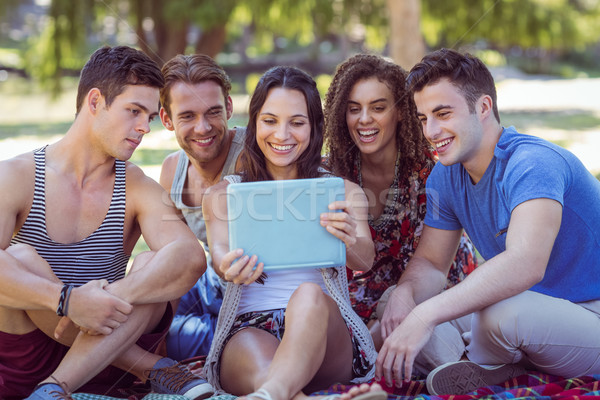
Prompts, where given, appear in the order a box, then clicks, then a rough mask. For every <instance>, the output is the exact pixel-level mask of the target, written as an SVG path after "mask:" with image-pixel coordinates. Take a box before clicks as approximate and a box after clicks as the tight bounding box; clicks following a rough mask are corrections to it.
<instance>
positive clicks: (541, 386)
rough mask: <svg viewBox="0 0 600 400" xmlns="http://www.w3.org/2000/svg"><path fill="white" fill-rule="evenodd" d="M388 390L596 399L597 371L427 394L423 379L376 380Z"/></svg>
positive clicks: (402, 399) (599, 389)
mask: <svg viewBox="0 0 600 400" xmlns="http://www.w3.org/2000/svg"><path fill="white" fill-rule="evenodd" d="M380 383H381V385H382V386H383V388H384V389H385V390H386V391H387V392H388V393H389V395H388V400H413V399H414V400H417V399H431V400H438V399H444V400H446V399H452V400H470V399H490V400H496V399H503V400H504V399H536V400H542V399H543V400H546V399H548V400H555V399H567V398H568V399H574V398H578V397H581V396H585V397H584V399H586V400H588V399H595V398H598V399H600V375H594V376H583V377H578V378H571V379H565V378H562V377H559V376H554V375H548V374H543V373H541V372H530V373H528V374H526V375H522V376H519V377H517V378H513V379H511V380H509V381H506V382H504V383H502V384H499V385H495V386H487V387H483V388H479V389H477V390H475V391H473V392H471V393H469V394H466V395H460V396H457V395H452V396H451V395H444V396H434V395H429V393H428V392H427V387H426V386H425V381H424V380H420V381H411V382H409V383H408V384H405V385H404V386H403V387H402V388H390V387H387V386H386V385H385V383H383V382H380ZM349 388H350V386H347V385H334V386H332V387H330V388H329V390H327V391H323V392H318V394H331V393H343V392H346V391H347V390H348V389H349Z"/></svg>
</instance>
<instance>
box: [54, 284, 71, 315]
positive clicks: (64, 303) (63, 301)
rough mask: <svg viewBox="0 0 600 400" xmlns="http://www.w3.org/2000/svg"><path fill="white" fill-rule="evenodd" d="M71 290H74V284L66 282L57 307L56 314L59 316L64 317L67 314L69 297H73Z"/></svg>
mask: <svg viewBox="0 0 600 400" xmlns="http://www.w3.org/2000/svg"><path fill="white" fill-rule="evenodd" d="M71 290H73V285H70V284H68V283H66V284H64V285H63V287H62V289H61V290H60V299H59V300H58V307H57V308H56V315H58V316H59V317H64V316H66V315H67V311H68V310H69V297H71Z"/></svg>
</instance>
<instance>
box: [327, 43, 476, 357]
mask: <svg viewBox="0 0 600 400" xmlns="http://www.w3.org/2000/svg"><path fill="white" fill-rule="evenodd" d="M405 80H406V72H405V71H404V70H403V69H402V68H401V67H400V66H398V65H396V64H394V63H392V62H389V61H387V60H385V59H384V58H382V57H380V56H376V55H367V54H359V55H356V56H353V57H351V58H349V59H348V60H346V61H345V62H343V63H341V64H340V65H339V66H338V67H337V70H336V73H335V75H334V78H333V81H332V83H331V86H330V87H329V90H328V92H327V96H326V99H325V141H326V142H325V147H326V152H327V153H328V158H327V164H328V166H329V167H330V169H331V170H332V172H333V173H334V174H336V175H339V176H343V177H345V178H347V179H349V180H351V181H353V182H355V183H358V184H359V185H360V186H361V187H362V188H363V190H364V191H365V193H366V195H367V198H368V201H369V217H368V218H369V227H370V230H371V236H372V238H373V241H374V243H375V251H376V255H375V261H374V263H373V266H372V268H371V270H369V271H368V272H364V273H363V272H354V271H349V273H352V277H351V278H350V282H349V285H350V297H351V300H352V306H353V308H354V310H355V311H356V312H357V313H358V314H359V316H360V317H361V318H362V319H363V320H364V321H365V323H367V325H368V326H369V327H370V328H371V333H372V335H373V338H374V340H375V344H376V345H378V346H380V345H381V337H380V334H379V324H378V322H377V318H381V317H382V315H377V314H382V312H383V308H384V307H383V306H384V304H383V303H384V301H382V307H379V313H377V312H376V309H377V305H378V302H379V300H380V298H381V297H382V295H383V293H384V292H385V291H386V290H387V289H388V288H389V287H390V286H393V285H395V284H396V283H397V282H398V280H399V278H400V276H401V274H402V272H403V271H404V269H405V267H406V263H407V262H408V260H409V259H410V257H411V256H412V255H413V253H414V250H415V248H416V247H417V245H418V243H419V238H420V235H421V230H422V228H423V219H424V217H425V211H426V204H425V203H426V197H425V181H426V180H427V177H428V176H429V173H430V172H431V169H432V168H433V166H434V164H435V162H436V155H435V152H434V150H433V149H432V148H431V147H430V145H429V144H428V143H427V141H426V140H425V138H424V136H423V134H422V132H421V124H420V122H419V120H418V119H417V111H416V107H415V104H414V101H413V98H412V95H411V94H410V93H409V92H408V91H407V90H406V87H405V83H406V82H405ZM476 266H477V262H476V258H475V256H474V248H473V246H472V244H471V242H470V241H469V240H468V239H467V238H466V237H463V240H462V241H461V244H460V247H459V248H458V252H457V255H456V259H455V261H454V263H453V265H452V268H451V269H450V273H449V275H448V280H447V287H450V286H453V285H454V284H456V283H458V282H459V281H461V280H462V279H464V277H465V276H466V275H467V274H468V273H469V272H471V271H472V270H473V269H474V268H475V267H476ZM388 293H389V292H388ZM387 295H388V294H386V296H387Z"/></svg>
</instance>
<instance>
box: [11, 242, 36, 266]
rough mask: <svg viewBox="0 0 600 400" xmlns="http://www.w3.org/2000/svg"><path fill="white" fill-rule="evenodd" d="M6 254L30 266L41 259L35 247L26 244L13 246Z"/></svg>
mask: <svg viewBox="0 0 600 400" xmlns="http://www.w3.org/2000/svg"><path fill="white" fill-rule="evenodd" d="M6 252H7V253H8V254H10V255H11V256H13V257H14V258H16V259H17V260H19V261H20V262H22V263H23V264H26V265H30V264H32V263H34V262H35V261H37V260H39V258H40V256H39V254H38V253H37V251H36V250H35V249H34V248H33V246H30V245H28V244H24V243H17V244H13V245H11V246H9V247H8V248H7V249H6Z"/></svg>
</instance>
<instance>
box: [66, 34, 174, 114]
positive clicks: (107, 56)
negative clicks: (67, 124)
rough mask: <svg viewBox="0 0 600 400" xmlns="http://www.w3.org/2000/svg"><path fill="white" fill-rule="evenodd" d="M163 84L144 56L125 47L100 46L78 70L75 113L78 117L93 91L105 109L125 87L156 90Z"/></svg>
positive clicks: (154, 67) (138, 51)
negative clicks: (102, 101)
mask: <svg viewBox="0 0 600 400" xmlns="http://www.w3.org/2000/svg"><path fill="white" fill-rule="evenodd" d="M164 83H165V81H164V79H163V76H162V74H161V73H160V68H159V66H158V65H157V64H156V62H154V61H153V60H152V59H151V58H150V57H148V56H147V55H146V53H144V52H142V51H140V50H136V49H134V48H131V47H128V46H116V47H109V46H104V47H101V48H100V49H98V50H96V51H95V52H94V54H92V55H91V57H90V59H89V60H88V62H87V63H85V65H84V66H83V69H82V70H81V74H80V77H79V86H78V87H77V101H76V112H77V114H79V111H81V107H82V106H83V101H84V99H85V96H86V95H87V94H88V92H89V91H90V90H91V89H93V88H98V89H100V93H102V96H104V99H105V101H106V106H107V107H109V106H110V105H111V104H112V102H113V100H114V99H115V97H117V96H118V95H120V94H121V93H123V91H125V87H126V86H127V85H143V86H150V87H155V88H157V89H160V88H162V87H163V85H164Z"/></svg>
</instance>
